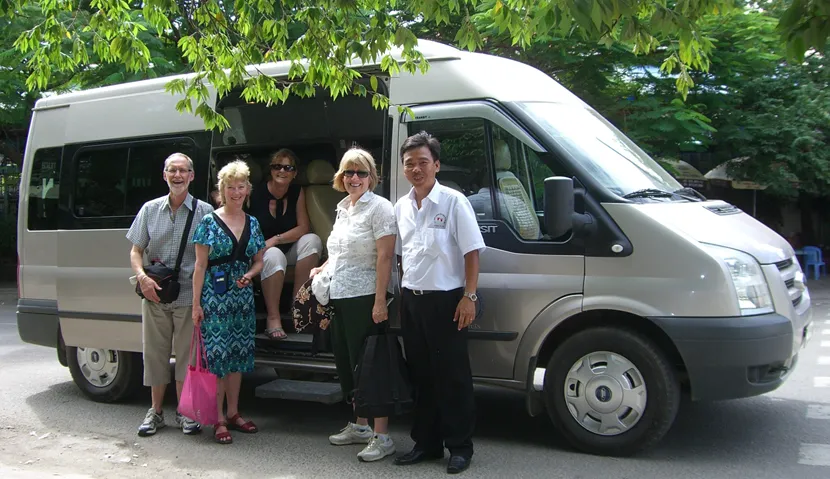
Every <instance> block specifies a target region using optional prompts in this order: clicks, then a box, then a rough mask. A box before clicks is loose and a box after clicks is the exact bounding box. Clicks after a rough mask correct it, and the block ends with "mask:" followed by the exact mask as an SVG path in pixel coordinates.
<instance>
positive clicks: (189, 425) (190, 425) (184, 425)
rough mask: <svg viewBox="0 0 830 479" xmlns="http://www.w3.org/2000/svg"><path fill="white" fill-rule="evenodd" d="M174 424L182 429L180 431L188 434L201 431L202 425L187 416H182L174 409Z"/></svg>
mask: <svg viewBox="0 0 830 479" xmlns="http://www.w3.org/2000/svg"><path fill="white" fill-rule="evenodd" d="M176 425H177V426H179V427H180V428H181V429H182V432H183V433H185V434H186V435H188V436H190V435H191V434H199V433H200V432H202V426H200V425H199V423H198V422H196V421H194V420H193V419H190V418H189V417H185V416H182V415H181V413H180V412H178V411H176Z"/></svg>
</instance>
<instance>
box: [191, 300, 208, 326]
mask: <svg viewBox="0 0 830 479" xmlns="http://www.w3.org/2000/svg"><path fill="white" fill-rule="evenodd" d="M191 316H192V317H193V325H194V326H197V327H198V326H199V323H201V322H202V320H203V319H205V312H204V311H203V310H202V306H201V305H199V304H194V305H193V312H192V313H191Z"/></svg>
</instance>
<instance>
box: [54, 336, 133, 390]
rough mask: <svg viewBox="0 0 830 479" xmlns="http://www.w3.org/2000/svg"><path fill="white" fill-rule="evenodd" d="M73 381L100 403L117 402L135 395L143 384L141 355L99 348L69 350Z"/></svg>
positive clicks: (67, 357) (68, 355)
mask: <svg viewBox="0 0 830 479" xmlns="http://www.w3.org/2000/svg"><path fill="white" fill-rule="evenodd" d="M66 360H67V362H68V363H69V372H70V373H71V374H72V380H73V381H75V384H76V385H77V386H78V387H79V388H80V389H81V392H83V393H84V395H85V396H86V397H88V398H90V399H92V400H93V401H96V402H105V403H109V402H116V401H120V400H122V399H126V398H128V397H130V396H132V395H133V393H135V391H136V389H137V388H138V387H139V386H141V383H142V375H143V370H142V366H143V364H142V361H141V355H140V354H137V353H131V352H127V351H115V350H112V349H99V348H76V347H67V348H66Z"/></svg>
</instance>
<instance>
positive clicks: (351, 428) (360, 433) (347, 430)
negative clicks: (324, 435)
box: [329, 422, 375, 446]
mask: <svg viewBox="0 0 830 479" xmlns="http://www.w3.org/2000/svg"><path fill="white" fill-rule="evenodd" d="M374 435H375V433H374V432H372V428H371V427H369V426H358V425H357V424H355V423H353V422H350V423H349V424H347V425H346V427H344V428H343V429H342V430H340V432H338V433H337V434H332V435H331V436H329V442H330V443H332V444H334V445H335V446H345V445H347V444H367V443H368V442H369V440H370V439H372V436H374Z"/></svg>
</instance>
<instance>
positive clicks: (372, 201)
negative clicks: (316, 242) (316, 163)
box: [326, 191, 397, 299]
mask: <svg viewBox="0 0 830 479" xmlns="http://www.w3.org/2000/svg"><path fill="white" fill-rule="evenodd" d="M396 232H397V228H396V227H395V211H394V209H393V207H392V203H391V202H390V201H389V200H387V199H386V198H384V197H382V196H378V195H376V194H374V193H372V192H371V191H367V192H366V193H363V196H361V197H360V199H359V200H357V203H355V204H354V206H352V204H351V200H350V199H349V197H348V196H347V197H346V198H343V200H342V201H341V202H340V203H338V204H337V219H336V220H335V222H334V227H333V228H332V231H331V235H329V238H328V241H327V242H326V247H327V248H328V252H329V259H328V263H327V264H326V271H327V272H331V283H330V286H329V288H330V289H329V297H330V298H331V299H344V298H356V297H358V296H366V295H369V294H375V289H376V283H377V261H378V250H377V243H376V241H377V240H379V239H380V238H383V237H384V236H389V235H395V234H396ZM390 269H391V265H390Z"/></svg>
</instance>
